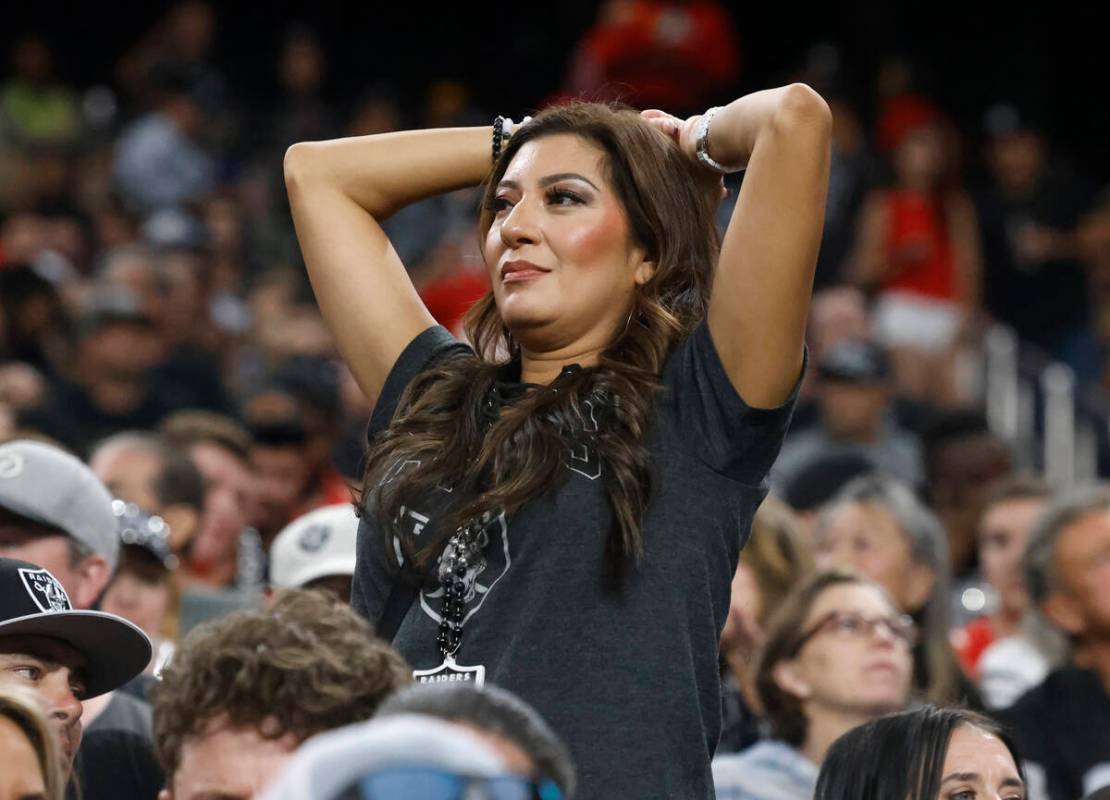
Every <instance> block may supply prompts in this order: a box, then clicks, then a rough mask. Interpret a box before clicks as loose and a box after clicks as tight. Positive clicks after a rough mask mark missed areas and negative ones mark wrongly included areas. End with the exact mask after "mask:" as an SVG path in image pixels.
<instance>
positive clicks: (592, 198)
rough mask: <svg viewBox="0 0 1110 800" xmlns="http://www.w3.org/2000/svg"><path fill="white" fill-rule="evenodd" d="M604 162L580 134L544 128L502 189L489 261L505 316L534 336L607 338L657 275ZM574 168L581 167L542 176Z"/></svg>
mask: <svg viewBox="0 0 1110 800" xmlns="http://www.w3.org/2000/svg"><path fill="white" fill-rule="evenodd" d="M603 162H604V155H603V153H602V151H601V150H599V149H598V148H597V147H595V146H594V145H592V144H589V143H587V142H586V141H584V140H582V139H580V138H578V137H577V136H570V135H558V136H545V137H543V138H540V139H537V140H534V141H531V142H528V143H527V144H526V145H524V146H523V147H522V148H521V149H520V150H519V151H518V152H517V154H516V155H515V156H514V158H513V160H512V163H511V164H509V166H508V168H507V169H506V170H505V174H504V177H503V179H502V182H501V185H500V186H499V188H498V190H497V194H496V202H495V205H496V206H497V210H496V214H495V216H494V218H493V223H492V225H491V226H490V229H489V231H488V232H487V234H486V237H485V248H484V256H485V260H486V266H487V269H488V272H489V278H490V283H491V284H492V286H493V295H494V298H495V299H496V301H497V308H498V310H499V311H500V314H501V318H502V319H503V320H504V321H505V324H506V325H508V327H509V328H510V329H511V330H513V331H514V332H516V333H517V334H518V335H519V334H520V333H522V332H525V331H526V332H527V338H528V340H529V342H531V343H534V344H541V345H543V346H558V347H562V346H567V344H568V343H570V342H575V343H576V344H575V346H582V345H583V344H584V343H586V342H596V344H597V346H605V345H606V344H608V342H609V341H610V340H611V339H612V337H613V334H614V332H616V331H619V330H620V327H621V326H623V325H624V324H625V322H626V318H627V316H628V309H629V307H630V304H631V302H632V297H633V293H634V291H635V289H636V285H637V282H638V281H639V282H643V281H646V280H647V279H648V278H649V277H650V276H651V272H652V269H653V267H652V265H651V264H650V263H649V262H647V261H645V260H644V258H645V255H644V252H643V250H642V249H640V248H639V247H637V246H636V245H634V244H633V242H632V238H631V231H630V228H629V223H628V217H627V214H626V213H625V210H624V208H623V206H622V205H621V202H620V200H619V198H618V197H617V194H616V192H615V191H614V189H613V187H612V186H610V185H609V182H608V181H607V180H606V178H605V172H604V169H603ZM571 174H573V175H576V176H580V177H566V178H563V179H560V180H557V181H555V182H554V183H551V184H549V183H547V182H545V181H546V180H547V179H549V178H551V177H552V176H558V175H571ZM528 264H531V265H534V268H527V269H521V270H520V271H516V272H507V271H506V268H507V267H508V266H510V265H516V266H518V267H522V268H523V267H527V266H528ZM556 343H558V344H556Z"/></svg>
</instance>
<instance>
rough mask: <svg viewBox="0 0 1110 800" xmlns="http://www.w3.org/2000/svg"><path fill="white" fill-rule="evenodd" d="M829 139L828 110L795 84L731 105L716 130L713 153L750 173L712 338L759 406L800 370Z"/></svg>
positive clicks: (714, 304)
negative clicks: (745, 165)
mask: <svg viewBox="0 0 1110 800" xmlns="http://www.w3.org/2000/svg"><path fill="white" fill-rule="evenodd" d="M831 134H832V114H831V112H830V111H829V107H828V105H827V104H826V103H825V101H824V100H823V99H822V98H821V96H820V95H818V94H817V93H816V92H814V91H813V90H812V89H810V88H809V87H808V86H806V85H805V84H797V83H796V84H791V85H789V86H784V87H781V88H777V89H768V90H765V91H761V92H754V93H752V94H749V95H745V96H744V97H741V98H739V99H737V100H735V101H733V102H732V103H730V104H729V105H727V106H725V107H724V108H722V109H721V111H720V112H719V113H718V114H717V116H716V117H715V118H714V120H713V123H712V125H711V127H710V134H709V142H708V151H709V155H710V156H712V157H713V158H714V159H715V160H716V161H718V162H719V163H722V164H725V165H737V166H738V165H743V164H745V163H746V164H747V172H746V173H745V175H744V182H743V184H742V185H741V187H740V194H739V196H738V198H737V201H736V208H735V209H734V210H733V213H732V219H731V220H730V221H729V225H728V229H727V230H726V232H725V236H724V241H723V242H722V245H721V257H720V261H719V263H718V267H717V272H716V276H715V278H714V282H713V293H712V296H711V299H710V303H709V331H710V334H711V335H712V337H713V342H714V344H715V345H716V346H717V350H718V352H719V353H720V355H721V360H722V362H723V363H724V366H725V370H726V371H727V372H728V376H729V378H730V379H731V381H732V384H733V386H735V387H736V390H737V391H738V392H739V393H740V396H741V397H743V398H744V400H745V402H747V403H748V404H749V405H752V406H755V407H773V406H776V405H778V404H779V403H781V402H782V401H783V400H785V399H786V397H787V395H788V394H789V393H790V390H791V389H792V388H793V386H794V383H795V382H796V381H797V379H798V375H799V373H800V372H801V365H802V351H803V346H804V341H805V327H806V320H807V318H808V316H809V300H810V295H811V293H812V291H813V270H814V267H815V266H816V263H817V253H818V248H819V247H820V244H821V234H822V230H823V227H824V220H825V200H826V196H827V194H828V185H829V160H830V142H831Z"/></svg>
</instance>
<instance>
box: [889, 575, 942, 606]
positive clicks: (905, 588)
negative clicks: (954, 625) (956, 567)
mask: <svg viewBox="0 0 1110 800" xmlns="http://www.w3.org/2000/svg"><path fill="white" fill-rule="evenodd" d="M936 582H937V575H936V573H935V572H933V568H932V567H930V566H927V565H925V564H916V563H915V564H912V565H911V566H910V568H909V570H908V571H907V572H906V581H905V583H904V584H903V585H902V590H901V592H899V594H900V595H901V596H902V609H903V610H904V611H916V610H917V609H919V608H921V607H922V606H923V605H925V603H926V602H927V601H928V599H929V595H931V594H932V593H933V586H935V585H936ZM942 599H943V600H944V601H945V602H947V598H942Z"/></svg>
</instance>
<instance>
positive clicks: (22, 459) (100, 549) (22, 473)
mask: <svg viewBox="0 0 1110 800" xmlns="http://www.w3.org/2000/svg"><path fill="white" fill-rule="evenodd" d="M0 508H6V509H7V510H9V511H11V512H12V513H14V514H19V515H20V516H23V517H27V518H28V519H32V520H34V521H35V522H41V523H44V524H46V525H52V526H54V527H55V528H60V529H62V530H63V531H65V532H66V533H68V534H69V535H70V536H72V537H73V538H74V539H76V540H77V541H79V542H80V543H81V544H83V545H85V546H86V547H88V548H89V549H90V550H92V551H93V552H94V553H99V554H100V555H102V556H104V557H105V558H106V559H108V563H109V565H110V566H111V568H112V570H113V571H114V570H115V568H116V560H117V559H118V557H119V533H118V528H117V524H116V516H115V514H113V513H112V496H111V495H110V494H109V493H108V490H107V489H105V488H104V484H102V483H101V482H100V480H99V479H97V477H96V476H95V475H94V474H93V473H92V470H90V469H89V468H88V467H86V466H85V465H84V464H83V463H81V461H80V460H79V459H78V458H77V457H76V456H72V455H70V454H69V453H66V452H64V451H62V450H59V449H58V448H57V447H53V446H51V445H48V444H43V443H42V442H34V441H30V440H27V439H20V440H17V441H14V442H8V443H6V444H2V445H0Z"/></svg>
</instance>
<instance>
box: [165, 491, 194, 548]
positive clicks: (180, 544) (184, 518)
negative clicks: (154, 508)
mask: <svg viewBox="0 0 1110 800" xmlns="http://www.w3.org/2000/svg"><path fill="white" fill-rule="evenodd" d="M162 519H164V520H165V521H166V525H168V526H169V528H170V549H171V550H173V551H174V552H175V553H180V552H182V551H183V550H184V549H185V547H186V546H187V545H188V544H189V542H190V541H191V540H192V538H193V537H194V536H196V533H197V528H198V527H199V526H200V511H198V510H197V509H195V508H193V507H192V506H190V505H186V504H185V503H174V504H173V505H169V506H166V507H165V508H164V509H162Z"/></svg>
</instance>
